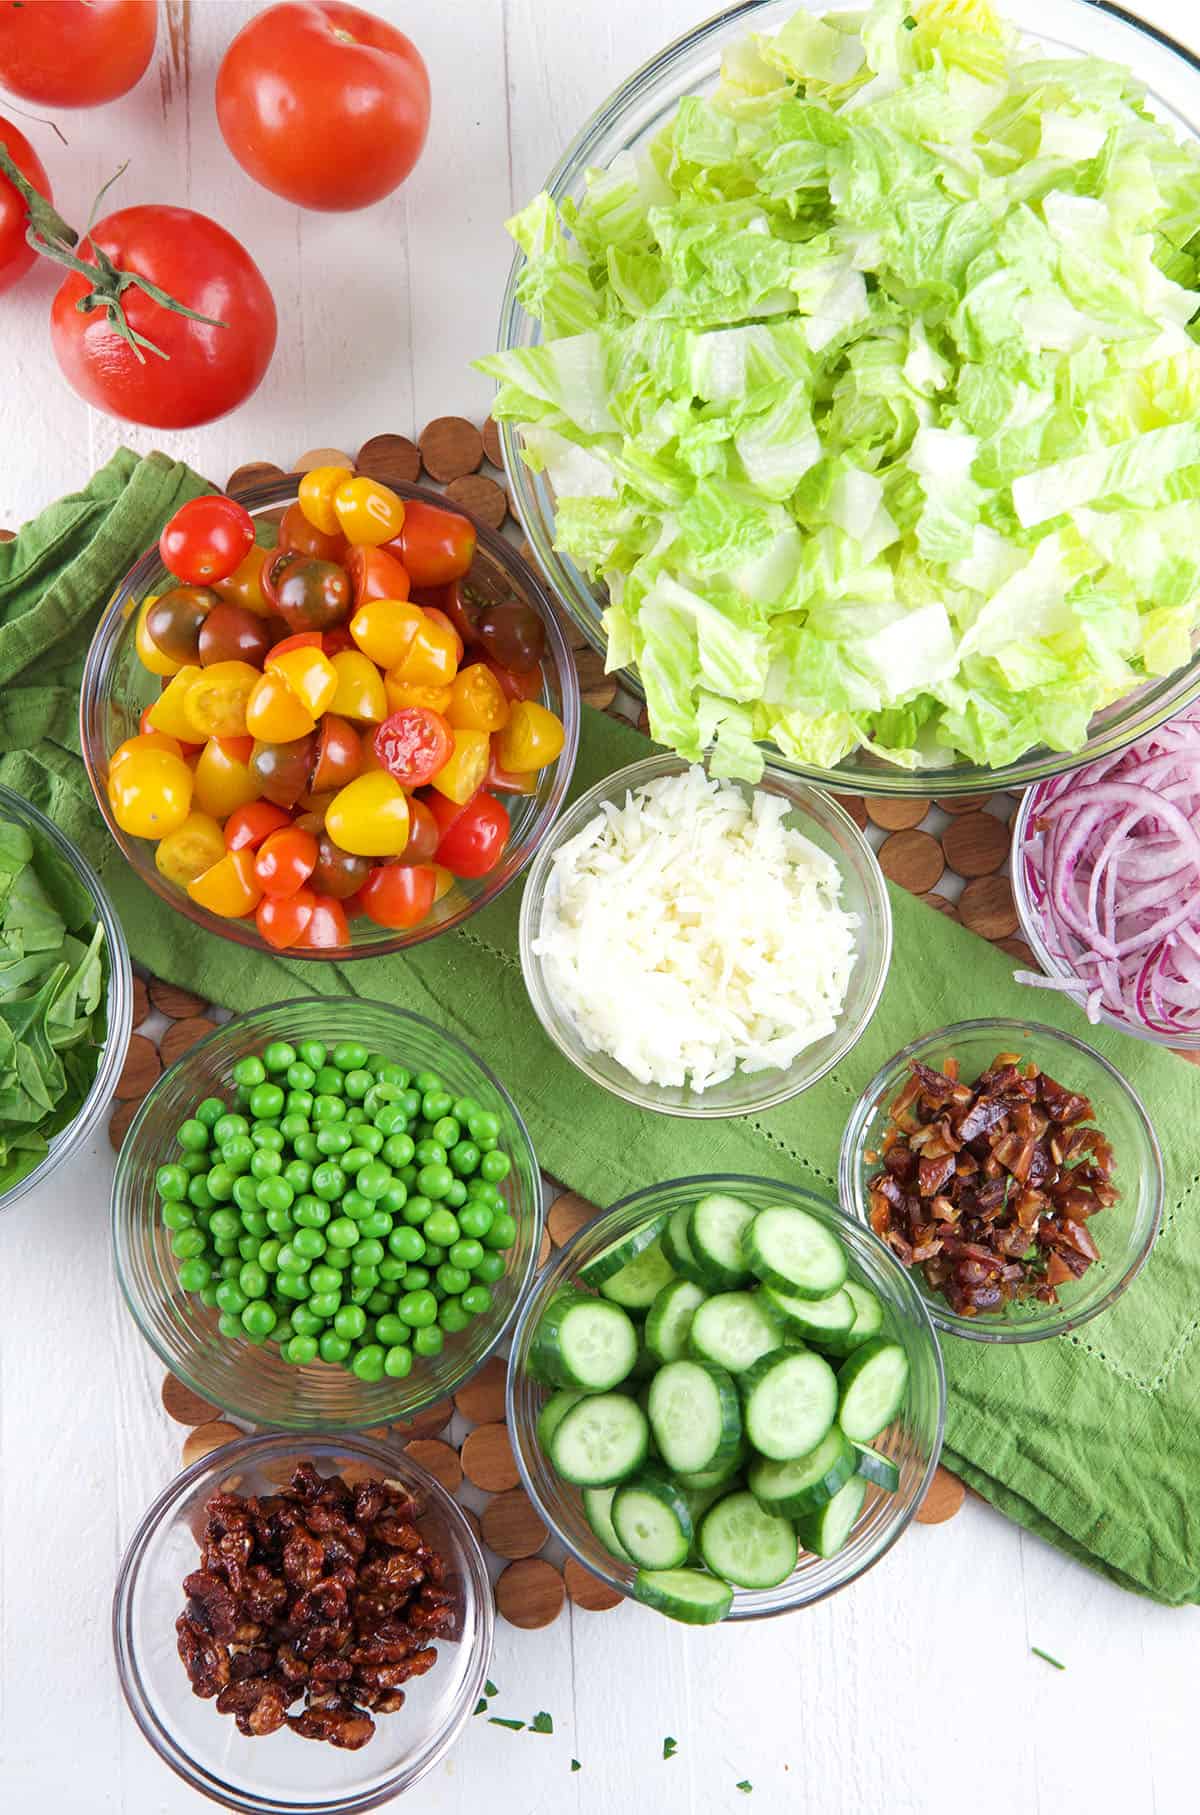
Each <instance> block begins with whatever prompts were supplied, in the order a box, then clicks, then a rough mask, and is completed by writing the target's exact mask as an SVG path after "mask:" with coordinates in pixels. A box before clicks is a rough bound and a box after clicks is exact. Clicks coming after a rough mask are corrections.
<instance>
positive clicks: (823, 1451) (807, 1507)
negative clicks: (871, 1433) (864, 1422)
mask: <svg viewBox="0 0 1200 1815" xmlns="http://www.w3.org/2000/svg"><path fill="white" fill-rule="evenodd" d="M857 1463H858V1456H857V1454H856V1452H855V1449H854V1446H853V1444H852V1443H851V1442H850V1440H849V1438H848V1437H847V1436H846V1435H845V1433H844V1432H843V1431H842V1430H841V1429H839V1427H838V1426H837V1425H836V1424H835V1425H834V1426H833V1428H832V1429H831V1430H828V1431H826V1433H825V1435H824V1436H823V1437H822V1439H821V1441H820V1442H819V1443H818V1445H817V1447H816V1449H814V1450H810V1451H809V1453H808V1455H807V1456H797V1458H796V1460H795V1461H794V1462H769V1461H768V1460H767V1459H766V1457H765V1456H760V1457H759V1459H758V1461H757V1462H752V1463H751V1465H750V1468H749V1471H748V1473H747V1475H746V1485H747V1487H748V1488H749V1489H750V1492H751V1493H752V1494H753V1495H754V1497H755V1499H756V1500H757V1501H758V1502H759V1503H760V1504H761V1505H762V1506H765V1507H766V1508H767V1510H768V1512H775V1513H782V1515H783V1517H784V1518H785V1519H799V1518H801V1517H802V1516H803V1515H804V1514H805V1513H811V1512H816V1511H817V1510H818V1509H819V1508H820V1507H822V1506H825V1505H826V1504H827V1503H828V1502H829V1501H830V1500H832V1499H833V1496H834V1495H835V1494H836V1493H837V1491H838V1489H839V1488H842V1487H844V1486H845V1485H846V1483H847V1481H849V1480H850V1478H851V1476H852V1475H854V1474H855V1473H856V1472H857Z"/></svg>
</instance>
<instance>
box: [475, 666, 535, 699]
mask: <svg viewBox="0 0 1200 1815" xmlns="http://www.w3.org/2000/svg"><path fill="white" fill-rule="evenodd" d="M484 665H485V666H486V667H488V668H490V669H491V671H492V673H493V674H494V675H495V677H496V679H497V680H498V681H499V683H500V691H501V692H502V693H503V695H504V697H505V699H508V700H535V699H536V698H537V697H538V694H539V693H540V692H541V691H542V671H541V669H540V668H530V669H528V670H527V671H526V673H524V674H517V673H516V672H515V670H513V669H512V668H503V667H501V665H500V663H499V662H494V661H493V660H492V658H491V656H490V655H489V656H485V657H484Z"/></svg>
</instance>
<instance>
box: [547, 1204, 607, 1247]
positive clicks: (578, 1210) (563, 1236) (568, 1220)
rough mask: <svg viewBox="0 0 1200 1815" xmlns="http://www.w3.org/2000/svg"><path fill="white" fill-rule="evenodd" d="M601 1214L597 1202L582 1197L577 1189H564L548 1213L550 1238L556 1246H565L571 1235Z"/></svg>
mask: <svg viewBox="0 0 1200 1815" xmlns="http://www.w3.org/2000/svg"><path fill="white" fill-rule="evenodd" d="M599 1214H600V1212H599V1211H598V1210H597V1208H596V1206H595V1204H589V1203H588V1201H587V1199H586V1197H580V1195H579V1193H578V1192H577V1191H564V1192H563V1194H562V1196H561V1197H556V1198H555V1200H554V1202H553V1203H552V1204H551V1206H550V1208H549V1210H548V1211H547V1213H546V1227H547V1229H549V1231H550V1240H551V1241H552V1242H553V1243H554V1244H555V1246H556V1247H559V1248H565V1247H566V1245H567V1243H568V1242H569V1241H570V1239H571V1237H572V1236H573V1235H575V1234H577V1233H578V1231H579V1230H580V1229H582V1228H583V1226H584V1224H585V1223H590V1222H591V1220H592V1218H593V1217H596V1216H599Z"/></svg>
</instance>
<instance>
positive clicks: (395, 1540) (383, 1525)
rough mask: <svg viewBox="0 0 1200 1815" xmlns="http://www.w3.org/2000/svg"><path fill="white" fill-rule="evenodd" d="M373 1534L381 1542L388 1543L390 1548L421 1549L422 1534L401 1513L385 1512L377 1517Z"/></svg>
mask: <svg viewBox="0 0 1200 1815" xmlns="http://www.w3.org/2000/svg"><path fill="white" fill-rule="evenodd" d="M371 1536H372V1537H373V1538H375V1539H376V1540H377V1541H378V1542H379V1543H380V1544H386V1545H387V1547H388V1549H389V1550H420V1548H421V1534H420V1532H419V1531H418V1530H417V1528H416V1526H415V1525H413V1524H412V1523H411V1522H410V1521H409V1520H408V1519H406V1518H404V1517H403V1516H402V1515H401V1514H399V1513H390V1512H389V1513H384V1514H383V1516H382V1518H379V1519H376V1521H375V1527H374V1530H373V1531H372V1533H371Z"/></svg>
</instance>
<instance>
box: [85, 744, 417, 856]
mask: <svg viewBox="0 0 1200 1815" xmlns="http://www.w3.org/2000/svg"><path fill="white" fill-rule="evenodd" d="M131 741H136V742H137V743H138V744H142V745H143V747H142V748H140V749H135V750H129V751H127V753H126V754H125V756H124V757H123V758H122V760H121V761H120V762H119V763H118V764H117V766H116V767H115V768H113V769H110V770H109V776H108V802H109V805H110V806H111V808H112V810H113V817H114V819H115V820H116V822H117V824H118V825H119V826H120V828H121V830H122V832H128V833H129V835H130V837H131V838H154V839H158V838H165V837H166V835H167V833H168V832H174V831H175V830H176V829H177V828H178V827H179V826H181V825H182V824H183V822H184V820H185V819H186V818H187V816H188V814H189V813H190V811H191V807H192V791H193V786H194V784H193V778H192V772H191V770H190V769H189V768H188V766H187V764H186V763H185V762H184V760H183V758H182V756H177V755H176V754H175V753H174V752H173V751H171V750H164V749H156V748H154V747H149V748H147V747H145V745H144V742H143V740H142V739H141V738H138V739H136V740H131ZM392 785H393V786H395V783H393V784H392ZM404 832H405V838H406V839H407V837H408V818H407V810H406V813H405V827H404Z"/></svg>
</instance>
